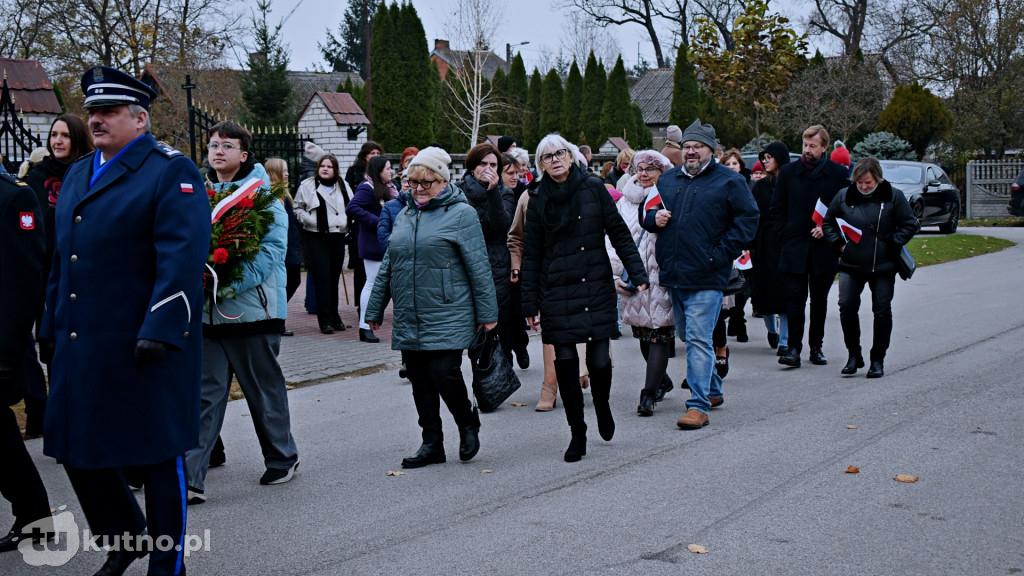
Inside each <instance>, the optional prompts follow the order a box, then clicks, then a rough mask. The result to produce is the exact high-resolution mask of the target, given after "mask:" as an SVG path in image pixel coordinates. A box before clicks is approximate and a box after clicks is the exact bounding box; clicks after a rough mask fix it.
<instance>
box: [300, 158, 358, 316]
mask: <svg viewBox="0 0 1024 576" xmlns="http://www.w3.org/2000/svg"><path fill="white" fill-rule="evenodd" d="M351 197H352V191H351V190H350V189H349V187H348V184H347V183H346V182H345V181H344V180H342V179H341V176H340V174H339V173H338V159H337V157H335V156H334V154H325V155H324V156H323V158H321V159H320V162H319V163H318V164H317V168H316V174H315V175H314V176H313V177H312V178H309V179H307V180H304V181H303V182H302V183H301V184H299V190H298V192H296V193H295V219H296V220H298V221H299V224H301V225H302V237H303V241H304V242H303V243H304V244H305V246H306V266H307V267H308V268H309V269H310V272H312V275H313V281H314V282H315V283H316V319H317V322H318V323H319V324H320V332H321V333H323V334H333V333H334V331H335V330H344V329H345V324H344V323H343V322H342V321H341V316H340V315H339V314H338V284H339V283H340V281H341V267H342V266H343V265H344V262H345V231H346V230H347V229H348V216H347V215H346V214H345V205H346V204H348V200H349V198H351Z"/></svg>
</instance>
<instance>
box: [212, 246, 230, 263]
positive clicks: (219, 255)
mask: <svg viewBox="0 0 1024 576" xmlns="http://www.w3.org/2000/svg"><path fill="white" fill-rule="evenodd" d="M227 261H228V251H227V250H226V249H224V248H217V249H216V250H214V251H213V263H214V264H223V263H225V262H227Z"/></svg>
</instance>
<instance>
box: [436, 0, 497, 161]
mask: <svg viewBox="0 0 1024 576" xmlns="http://www.w3.org/2000/svg"><path fill="white" fill-rule="evenodd" d="M453 8H454V10H453V11H454V14H455V16H454V20H453V21H452V22H451V23H450V24H449V26H448V27H447V32H448V35H449V37H450V38H451V43H452V44H453V46H454V48H453V50H452V54H453V55H455V57H456V59H457V60H458V61H457V62H452V63H451V67H450V68H449V69H448V73H447V75H446V76H445V84H447V86H448V89H449V91H450V92H451V96H452V98H450V99H448V104H449V105H448V110H447V115H448V116H449V120H450V121H451V122H452V124H453V125H454V126H455V128H456V130H458V132H459V133H460V134H462V135H464V136H466V137H467V139H468V140H469V145H470V147H472V146H475V145H476V144H477V142H479V141H480V130H481V129H482V128H486V127H488V126H491V125H493V124H495V122H489V121H488V117H489V116H492V114H493V112H494V111H496V110H497V108H498V107H499V106H501V103H500V102H499V101H498V99H497V98H494V97H493V91H492V89H491V82H490V80H491V79H490V78H488V77H486V74H485V70H486V64H487V59H488V57H489V56H490V55H491V54H492V52H491V49H490V43H491V42H492V41H493V39H494V35H495V32H497V30H498V28H499V26H500V25H501V21H502V17H503V15H504V4H502V3H501V2H497V1H495V0H456V1H455V2H454V6H453ZM460 44H461V46H460ZM459 47H464V48H465V50H464V51H461V53H460V51H459V50H458V49H457V48H459Z"/></svg>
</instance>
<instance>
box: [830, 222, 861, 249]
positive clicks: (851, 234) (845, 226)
mask: <svg viewBox="0 0 1024 576" xmlns="http://www.w3.org/2000/svg"><path fill="white" fill-rule="evenodd" d="M836 224H839V229H840V230H842V231H843V234H844V235H845V236H846V237H847V239H849V240H850V242H853V243H854V244H857V243H858V242H860V237H861V236H862V234H861V231H860V228H856V227H855V226H853V225H852V224H850V223H849V222H847V221H846V220H843V219H842V218H836Z"/></svg>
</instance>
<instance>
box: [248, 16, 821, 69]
mask: <svg viewBox="0 0 1024 576" xmlns="http://www.w3.org/2000/svg"><path fill="white" fill-rule="evenodd" d="M296 1H297V6H296V3H295V2H296ZM243 2H244V3H245V4H243V5H248V6H253V7H254V6H255V1H254V0H243ZM798 2H799V0H784V1H781V2H772V10H773V11H778V12H780V13H782V14H783V15H785V16H788V17H790V18H791V19H793V18H794V17H796V16H799V14H800V11H798V10H796V9H795V8H792V7H795V6H798ZM553 3H554V2H553V0H514V1H506V2H504V5H505V12H504V22H505V25H504V26H502V28H501V30H500V31H499V32H498V33H497V35H496V37H495V38H494V39H493V40H492V43H491V45H492V47H493V48H492V49H493V50H494V52H495V53H496V54H498V55H499V56H500V57H502V58H504V57H505V54H504V52H505V44H506V43H508V44H517V43H519V42H529V43H530V44H529V45H526V46H519V47H516V48H513V50H512V53H513V54H515V52H516V51H520V52H521V53H522V55H523V59H524V60H525V62H526V69H527V73H528V74H529V73H530V71H532V69H533V67H534V66H537V65H540V64H541V63H542V62H543V61H544V54H545V53H557V52H558V48H559V38H560V36H561V34H562V24H563V22H564V21H565V19H566V18H565V14H564V12H563V11H558V10H555V9H553V8H552V4H553ZM412 4H413V6H415V7H416V11H417V12H418V13H419V15H420V19H421V20H422V21H423V28H424V30H425V31H426V33H427V44H428V48H429V49H432V48H433V47H434V39H435V38H448V39H450V40H452V48H456V49H460V48H464V46H463V45H462V43H461V42H459V41H458V39H455V38H449V34H448V30H446V28H445V25H444V23H445V22H446V21H449V20H451V14H452V13H453V12H454V8H453V6H454V0H412ZM293 6H295V10H294V12H292V13H291V15H290V16H289V14H288V12H289V11H290V10H292V7H293ZM347 7H348V0H289V1H287V2H285V1H282V0H276V2H274V3H273V4H272V8H273V12H272V13H271V18H270V21H271V22H272V23H273V22H277V21H279V20H280V19H282V18H287V20H286V21H285V23H284V27H283V28H282V29H281V30H282V35H283V37H284V42H285V43H286V44H287V45H288V48H289V49H290V51H291V64H290V66H289V68H290V69H292V70H314V69H318V68H325V67H326V64H325V63H324V60H323V58H322V57H321V55H320V51H319V50H318V49H317V42H324V40H325V38H326V33H325V29H326V28H330V29H331V31H332V32H334V31H336V30H337V29H338V23H339V22H341V19H342V17H343V16H344V13H345V10H346V8H347ZM794 27H795V28H797V30H798V31H799V30H800V28H801V26H794ZM606 30H607V33H608V34H611V35H613V36H614V38H615V40H616V41H617V42H618V44H619V47H620V48H621V50H622V59H623V62H624V63H625V64H626V68H627V69H628V68H630V67H631V66H633V65H635V64H636V62H637V53H638V51H639V54H640V56H641V57H643V58H645V59H646V60H647V61H648V62H650V63H651V65H652V66H653V65H654V62H655V59H654V51H653V50H652V47H651V42H650V38H649V37H648V36H647V34H646V32H645V31H644V30H643V29H642V28H641V27H640V26H636V25H624V26H611V27H609V28H607V29H606ZM670 38H671V35H670V34H669V31H667V30H666V31H665V33H664V35H663V38H662V44H663V47H662V49H663V50H665V51H666V54H665V55H666V57H670V58H674V57H675V54H674V53H669V52H668V51H669V50H670V47H669V45H668V44H669V43H670V42H671V40H670ZM231 64H232V65H234V64H236V63H235V62H232V63H231ZM580 64H581V66H582V64H583V63H580ZM541 72H544V71H543V70H542V71H541Z"/></svg>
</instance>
